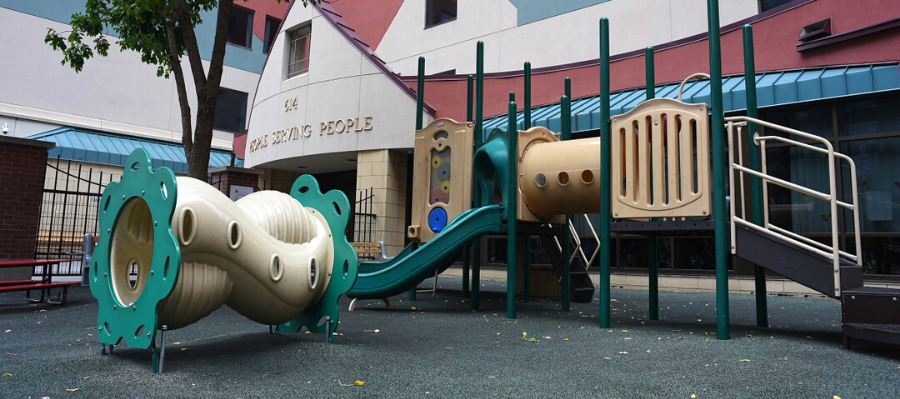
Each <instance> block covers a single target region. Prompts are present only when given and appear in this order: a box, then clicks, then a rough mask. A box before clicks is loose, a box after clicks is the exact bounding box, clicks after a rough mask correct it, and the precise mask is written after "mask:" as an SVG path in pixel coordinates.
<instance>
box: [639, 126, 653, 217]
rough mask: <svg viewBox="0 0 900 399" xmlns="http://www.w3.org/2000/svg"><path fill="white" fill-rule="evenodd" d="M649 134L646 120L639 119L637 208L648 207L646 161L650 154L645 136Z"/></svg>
mask: <svg viewBox="0 0 900 399" xmlns="http://www.w3.org/2000/svg"><path fill="white" fill-rule="evenodd" d="M649 134H650V132H649V129H648V127H647V119H646V118H641V120H640V123H639V124H638V132H637V141H638V154H637V158H638V159H637V162H638V187H640V188H639V189H638V193H637V196H638V201H637V204H638V206H642V207H646V206H648V205H650V193H649V192H650V160H649V159H647V158H648V156H649V152H650V148H649V147H650V145H649V144H650V143H648V142H647V136H648V135H649Z"/></svg>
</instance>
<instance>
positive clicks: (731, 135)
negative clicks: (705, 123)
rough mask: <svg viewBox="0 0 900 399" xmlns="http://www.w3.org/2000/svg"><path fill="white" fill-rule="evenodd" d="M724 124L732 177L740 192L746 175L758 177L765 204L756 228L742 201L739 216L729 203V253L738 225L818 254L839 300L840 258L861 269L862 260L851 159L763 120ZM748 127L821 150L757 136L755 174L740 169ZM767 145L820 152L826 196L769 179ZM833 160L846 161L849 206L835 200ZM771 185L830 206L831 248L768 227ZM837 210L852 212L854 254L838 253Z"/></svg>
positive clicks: (732, 119)
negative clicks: (737, 181) (737, 180)
mask: <svg viewBox="0 0 900 399" xmlns="http://www.w3.org/2000/svg"><path fill="white" fill-rule="evenodd" d="M725 121H726V126H727V129H728V148H729V152H728V159H729V165H730V167H729V169H730V170H731V174H732V176H734V174H735V173H737V174H738V176H739V178H740V186H741V188H740V189H741V190H743V181H744V175H745V174H749V175H751V176H755V177H758V178H760V179H761V180H762V182H763V192H762V195H763V204H764V223H763V226H757V225H756V224H754V223H752V222H749V221H747V220H746V219H745V218H744V217H745V216H746V209H745V208H746V207H745V205H744V204H743V201H742V203H741V211H740V215H738V214H737V213H736V210H735V202H737V201H735V200H732V201H731V215H732V217H731V233H732V234H731V240H732V242H731V252H732V253H736V252H737V248H736V242H735V240H736V238H735V228H736V225H738V224H740V225H742V226H745V227H747V228H750V229H753V230H756V231H758V232H761V233H764V234H768V235H770V236H773V237H777V238H779V239H782V240H784V241H788V242H791V243H792V244H793V245H796V246H798V247H800V248H803V249H805V250H808V251H811V252H814V253H817V254H820V255H822V256H823V257H825V258H826V259H829V260H831V261H832V267H833V271H834V295H835V296H840V294H841V268H840V262H841V257H844V258H847V259H850V260H853V261H855V262H856V264H858V265H862V257H861V256H859V254H860V251H861V238H860V234H859V206H858V204H859V196H858V192H857V187H856V164H855V163H854V162H853V160H852V159H851V158H850V157H848V156H846V155H844V154H841V153H839V152H835V150H834V147H833V146H832V144H831V143H830V142H829V141H828V140H826V139H824V138H822V137H819V136H816V135H813V134H809V133H806V132H802V131H799V130H795V129H791V128H788V127H784V126H780V125H776V124H774V123H769V122H766V121H763V120H759V119H756V118H750V117H746V116H735V117H728V118H725ZM748 123H753V124H756V125H757V126H763V127H765V128H768V129H773V130H778V131H781V132H785V133H787V134H790V135H794V136H797V137H800V138H802V139H804V140H807V141H812V142H815V143H816V144H819V145H821V147H819V146H816V145H810V144H808V143H803V142H800V141H797V140H793V139H790V138H786V137H781V136H760V135H759V134H758V133H757V134H755V135H754V137H753V143H754V144H755V145H757V146H760V149H761V154H762V161H763V162H762V171H761V172H757V171H755V170H752V169H750V168H747V167H745V166H743V163H744V160H743V154H742V152H743V151H742V144H741V143H742V141H741V140H740V139H739V138H740V136H741V134H742V131H743V127H745V126H747V124H748ZM735 133H737V136H738V140H737V143H735V142H734V141H735ZM768 141H777V142H780V143H785V144H789V145H792V146H796V147H798V148H803V149H807V150H811V151H814V152H819V153H822V154H825V155H826V156H827V158H828V185H829V187H828V192H821V191H818V190H813V189H811V188H808V187H804V186H801V185H798V184H795V183H791V182H789V181H787V180H783V179H780V178H777V177H773V176H769V175H768V171H767V168H766V162H765V154H766V143H767V142H768ZM735 145H737V148H736V147H735ZM823 147H824V148H823ZM735 152H737V158H738V161H737V162H735ZM835 160H839V161H846V162H847V163H848V165H849V167H850V180H851V186H850V187H851V189H850V191H851V197H852V199H851V202H849V203H848V202H844V201H840V200H838V199H837V188H836V187H837V175H836V172H835ZM770 183H771V184H775V185H778V186H781V187H784V188H787V189H789V190H793V191H796V192H800V193H803V194H806V195H809V196H812V197H815V198H818V199H821V200H823V201H827V202H828V203H829V206H830V212H831V215H832V217H831V218H830V220H831V245H830V246H829V245H827V244H822V243H820V242H816V241H813V240H811V239H809V238H806V237H803V236H801V235H799V234H796V233H794V232H791V231H788V230H785V229H782V228H780V227H778V226H775V225H773V224H771V223H769V216H768V214H769V207H768V185H769V184H770ZM735 186H737V185H736V184H731V187H730V194H731V198H736V197H735V190H736V187H735ZM838 207H840V208H842V209H848V210H850V211H852V213H853V226H854V228H853V234H854V240H855V243H856V247H855V253H850V252H847V251H842V250H841V249H840V245H839V243H840V241H839V234H838V217H837V215H838Z"/></svg>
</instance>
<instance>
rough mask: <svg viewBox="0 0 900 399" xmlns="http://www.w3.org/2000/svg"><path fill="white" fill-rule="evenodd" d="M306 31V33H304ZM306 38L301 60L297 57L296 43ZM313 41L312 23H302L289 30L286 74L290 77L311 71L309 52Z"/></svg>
mask: <svg viewBox="0 0 900 399" xmlns="http://www.w3.org/2000/svg"><path fill="white" fill-rule="evenodd" d="M304 31H305V34H304ZM303 39H306V41H305V42H304V47H305V50H304V51H303V57H304V58H301V59H300V60H297V59H296V58H295V55H296V54H297V52H296V51H295V48H296V47H295V45H296V44H297V43H298V42H300V41H302V40H303ZM311 41H312V24H306V25H301V26H299V27H297V28H296V29H292V30H290V31H288V32H287V43H286V45H287V57H285V59H286V61H287V65H286V68H285V75H286V77H287V78H288V79H290V78H293V77H295V76H300V75H303V74H306V73H309V61H310V59H309V58H310V57H309V55H310V54H309V53H310V49H311V48H312V47H311V44H310V43H311ZM304 61H305V62H306V66H305V67H302V66H303V63H304ZM297 65H300V66H301V67H300V68H295V66H297Z"/></svg>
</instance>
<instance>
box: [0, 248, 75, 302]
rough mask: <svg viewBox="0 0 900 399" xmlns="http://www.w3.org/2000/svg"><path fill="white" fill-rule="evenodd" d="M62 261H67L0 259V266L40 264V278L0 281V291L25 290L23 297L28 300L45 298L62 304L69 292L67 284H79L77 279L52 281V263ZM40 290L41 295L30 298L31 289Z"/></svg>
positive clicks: (56, 263) (33, 265)
mask: <svg viewBox="0 0 900 399" xmlns="http://www.w3.org/2000/svg"><path fill="white" fill-rule="evenodd" d="M62 262H68V261H67V260H65V259H50V260H39V259H22V260H2V261H0V268H3V267H32V268H33V267H35V266H42V272H41V279H40V280H7V281H0V292H10V291H25V299H26V300H28V302H35V303H39V302H44V299H45V298H46V300H47V302H48V303H52V304H54V305H63V304H65V303H66V298H67V297H68V293H69V286H72V285H76V284H80V282H78V281H66V282H57V283H54V282H53V273H51V270H50V269H51V268H52V267H53V265H59V264H60V263H62ZM54 288H56V289H58V290H57V291H56V295H53V293H52V290H53V289H54ZM33 290H40V291H41V296H40V297H39V298H32V297H31V291H33Z"/></svg>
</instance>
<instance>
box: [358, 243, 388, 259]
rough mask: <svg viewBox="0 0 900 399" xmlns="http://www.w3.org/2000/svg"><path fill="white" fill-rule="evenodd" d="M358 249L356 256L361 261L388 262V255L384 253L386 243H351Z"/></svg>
mask: <svg viewBox="0 0 900 399" xmlns="http://www.w3.org/2000/svg"><path fill="white" fill-rule="evenodd" d="M351 244H352V245H353V248H354V249H356V256H357V257H358V258H359V259H360V260H388V259H390V258H389V257H388V256H387V253H386V252H385V251H384V241H378V242H354V243H351Z"/></svg>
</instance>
